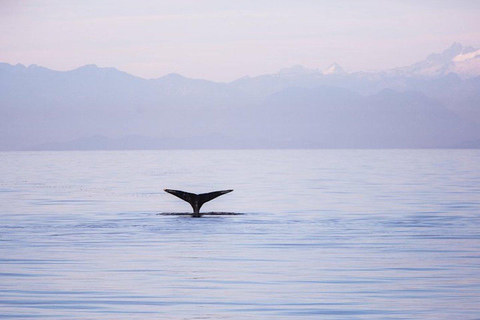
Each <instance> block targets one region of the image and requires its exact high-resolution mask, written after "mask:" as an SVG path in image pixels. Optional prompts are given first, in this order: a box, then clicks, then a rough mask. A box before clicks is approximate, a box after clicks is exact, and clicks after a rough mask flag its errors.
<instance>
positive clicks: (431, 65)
mask: <svg viewBox="0 0 480 320" xmlns="http://www.w3.org/2000/svg"><path fill="white" fill-rule="evenodd" d="M388 73H390V74H394V75H399V76H416V77H438V76H444V75H447V74H449V73H456V74H458V75H459V76H460V77H462V78H471V77H475V76H479V75H480V49H476V48H473V47H464V46H462V45H461V44H460V43H457V42H456V43H454V44H453V45H451V46H450V48H448V49H446V50H444V51H443V52H442V53H434V54H431V55H429V56H428V57H427V59H425V60H423V61H420V62H417V63H415V64H412V65H410V66H407V67H401V68H396V69H393V70H389V71H388Z"/></svg>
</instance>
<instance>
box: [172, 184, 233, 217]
mask: <svg viewBox="0 0 480 320" xmlns="http://www.w3.org/2000/svg"><path fill="white" fill-rule="evenodd" d="M164 191H165V192H168V193H170V194H173V195H174V196H176V197H178V198H180V199H182V200H184V201H187V202H188V203H190V205H191V206H192V208H193V217H201V216H202V215H201V214H200V208H201V207H202V205H203V204H204V203H205V202H208V201H210V200H213V199H215V198H217V197H219V196H221V195H222V194H225V193H229V192H232V191H233V190H222V191H214V192H209V193H201V194H195V193H190V192H185V191H180V190H172V189H164Z"/></svg>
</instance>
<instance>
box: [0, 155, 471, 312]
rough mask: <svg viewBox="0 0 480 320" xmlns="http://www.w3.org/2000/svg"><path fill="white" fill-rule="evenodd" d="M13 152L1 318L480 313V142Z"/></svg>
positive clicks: (6, 173)
mask: <svg viewBox="0 0 480 320" xmlns="http://www.w3.org/2000/svg"><path fill="white" fill-rule="evenodd" d="M0 157H1V162H2V166H1V167H0V203H1V204H0V206H1V207H0V208H1V211H0V214H1V220H0V244H1V245H0V318H13V317H17V318H22V317H24V318H35V317H36V318H41V319H43V318H53V317H58V318H90V319H119V318H157V319H161V318H163V319H286V318H290V319H298V318H302V319H346V318H349V319H352V318H353V319H372V318H373V319H475V318H477V319H478V315H479V314H480V307H479V306H480V241H479V240H480V228H479V222H480V170H479V169H480V166H479V163H480V152H479V151H475V150H302V151H300V150H288V151H277V150H270V151H130V152H120V151H116V152H32V153H28V152H23V153H14V152H8V153H0ZM163 188H178V189H182V190H187V191H191V192H196V193H200V192H208V191H211V190H220V189H224V188H232V189H235V191H234V192H233V193H231V194H230V195H229V196H228V197H220V198H218V199H215V201H212V202H208V203H206V204H205V205H204V207H205V209H204V210H205V211H206V212H232V213H233V212H238V213H244V214H243V215H206V216H204V217H202V218H201V219H193V218H191V217H189V216H188V215H165V214H163V215H162V214H159V213H168V212H170V213H182V212H187V211H189V210H190V209H191V208H190V206H189V204H188V203H186V202H183V201H181V200H178V199H175V198H173V197H171V196H169V195H168V194H166V193H164V192H163V191H162V190H163Z"/></svg>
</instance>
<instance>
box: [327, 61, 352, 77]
mask: <svg viewBox="0 0 480 320" xmlns="http://www.w3.org/2000/svg"><path fill="white" fill-rule="evenodd" d="M346 73H347V72H345V70H344V69H343V68H342V66H340V65H339V64H338V63H333V64H331V65H330V66H329V67H328V68H327V69H325V70H323V71H322V74H325V75H328V74H346Z"/></svg>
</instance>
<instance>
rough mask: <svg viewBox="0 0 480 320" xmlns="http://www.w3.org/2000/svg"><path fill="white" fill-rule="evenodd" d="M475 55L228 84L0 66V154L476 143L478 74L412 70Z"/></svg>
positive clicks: (465, 51)
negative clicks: (385, 68)
mask: <svg viewBox="0 0 480 320" xmlns="http://www.w3.org/2000/svg"><path fill="white" fill-rule="evenodd" d="M477 52H480V51H478V50H476V49H474V48H470V47H468V48H464V47H463V46H461V45H459V44H454V45H453V46H452V47H450V48H449V49H447V50H445V51H444V52H443V53H441V54H436V55H435V54H434V55H430V56H429V57H428V58H427V59H426V60H425V61H422V62H419V63H417V64H414V65H412V66H410V67H405V68H397V69H395V70H388V71H384V72H378V73H371V72H370V73H368V72H357V73H352V74H349V73H347V72H345V70H343V68H342V67H341V66H339V65H338V64H333V65H331V66H330V67H329V68H327V69H325V70H310V69H307V68H304V67H301V66H295V67H292V68H287V69H283V70H281V71H280V72H279V73H277V74H273V75H263V76H258V77H252V78H250V77H244V78H241V79H238V80H236V81H233V82H230V83H218V82H213V81H208V80H201V79H189V78H186V77H183V76H181V75H178V74H169V75H166V76H164V77H161V78H157V79H143V78H139V77H135V76H133V75H130V74H128V73H125V72H122V71H119V70H117V69H115V68H99V67H97V66H95V65H87V66H83V67H80V68H78V69H75V70H71V71H66V72H60V71H53V70H50V69H47V68H43V67H39V66H35V65H32V66H29V67H25V66H23V65H15V66H13V65H9V64H6V63H0V150H25V149H112V148H113V149H132V148H133V149H136V148H146V149H157V148H161V149H164V148H166V149H168V148H249V147H253V148H274V147H275V148H276V147H285V148H295V147H298V148H302V147H307V148H340V147H342V148H407V147H415V148H425V147H456V146H463V147H466V146H469V145H472V143H473V142H475V141H478V140H479V137H480V130H479V127H480V77H467V76H465V75H458V74H454V73H451V72H450V73H447V74H444V73H433V74H432V73H427V74H422V73H421V72H420V71H419V70H423V69H425V68H427V69H428V68H430V69H431V68H432V65H435V66H437V67H438V66H439V65H441V64H443V65H444V66H447V67H448V68H450V67H451V66H452V65H453V66H458V65H460V64H462V65H465V63H467V62H468V63H472V61H474V62H475V63H477V62H478V61H480V59H479V58H478V54H477ZM455 59H456V61H453V60H455ZM452 61H453V62H452ZM447 67H445V68H447ZM422 68H423V69H422ZM440 69H441V67H440ZM442 70H443V69H442ZM442 72H444V71H442ZM469 72H470V73H472V70H470V71H469ZM475 121H476V123H475ZM102 136H103V138H101V137H102ZM89 137H90V138H89ZM107 137H110V138H107ZM132 137H135V138H132ZM468 141H472V143H470V144H469V142H468ZM475 145H476V144H475V143H473V146H475Z"/></svg>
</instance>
